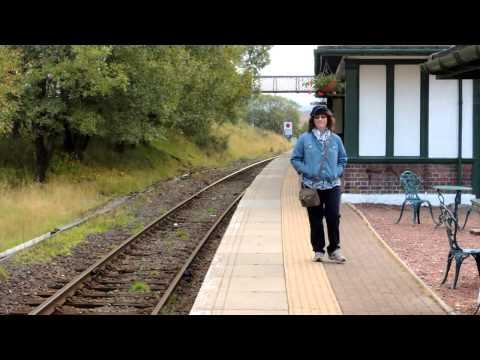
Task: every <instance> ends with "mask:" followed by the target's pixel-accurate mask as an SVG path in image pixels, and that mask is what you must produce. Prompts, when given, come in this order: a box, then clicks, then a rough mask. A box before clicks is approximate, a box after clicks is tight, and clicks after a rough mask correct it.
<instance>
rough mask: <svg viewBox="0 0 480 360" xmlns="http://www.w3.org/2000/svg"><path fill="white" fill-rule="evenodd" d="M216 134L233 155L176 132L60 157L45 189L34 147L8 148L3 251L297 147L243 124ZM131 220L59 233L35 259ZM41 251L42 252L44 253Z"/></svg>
mask: <svg viewBox="0 0 480 360" xmlns="http://www.w3.org/2000/svg"><path fill="white" fill-rule="evenodd" d="M215 133H216V134H217V135H220V136H222V137H228V148H227V150H226V151H223V152H220V153H219V152H212V151H205V150H202V149H200V148H199V147H198V146H196V145H195V144H193V143H192V142H190V141H188V140H186V139H185V138H184V137H182V136H180V135H176V134H170V135H169V136H168V141H157V142H156V143H154V144H153V145H152V146H150V147H144V146H138V147H136V148H135V149H130V150H127V151H126V152H125V153H124V154H118V153H115V152H113V151H112V150H111V149H110V148H108V147H107V146H106V145H105V144H102V143H101V142H93V143H92V144H91V146H90V147H89V149H88V150H87V153H86V154H85V159H84V161H83V162H79V161H75V160H72V159H70V158H68V157H67V156H65V155H64V154H61V153H57V154H56V155H55V157H54V158H53V160H52V165H51V169H50V171H49V173H48V183H46V184H44V185H39V184H35V183H33V181H32V178H33V173H32V172H33V171H32V165H33V152H32V148H31V145H30V144H28V143H20V141H19V140H17V141H16V142H13V141H12V140H9V141H3V142H1V143H0V252H1V251H3V250H6V249H8V248H10V247H13V246H15V245H18V244H20V243H22V242H25V241H27V240H30V239H32V238H34V237H36V236H39V235H41V234H43V233H46V232H48V231H50V230H52V229H53V228H55V227H56V226H59V225H62V224H65V223H68V222H69V221H72V220H73V219H75V218H77V217H79V216H81V214H82V213H84V212H85V211H86V210H88V209H91V208H93V207H96V206H98V205H100V204H102V203H104V202H106V201H107V200H109V199H111V198H114V197H117V196H121V195H125V194H127V193H129V192H132V191H138V190H141V189H143V188H145V187H147V186H148V185H150V184H152V183H154V182H156V181H158V180H162V179H165V178H168V177H171V176H175V175H178V174H180V173H181V172H184V171H186V170H187V169H188V170H192V169H195V168H199V167H217V166H226V165H228V164H229V163H230V162H232V161H235V160H239V159H254V158H259V157H263V156H269V155H274V154H277V153H280V152H283V151H286V150H288V149H289V147H290V144H289V143H288V142H287V141H286V140H285V139H284V138H283V137H281V136H279V135H276V134H273V133H271V132H266V131H263V130H260V129H252V128H251V127H249V126H248V125H246V124H243V123H242V124H237V125H232V124H225V125H222V126H221V127H219V128H217V129H215ZM26 164H27V165H26ZM125 216H127V217H128V214H127V215H125ZM125 216H115V217H113V219H114V220H110V221H109V220H106V219H107V218H108V217H104V216H102V217H101V218H99V219H97V220H94V221H90V222H88V224H84V225H82V226H80V227H78V228H76V229H73V230H71V231H68V232H66V233H65V234H59V235H57V236H56V237H54V238H53V239H51V240H48V241H47V242H46V243H45V244H47V243H48V244H49V245H50V244H53V245H54V246H53V250H51V249H47V250H45V253H41V254H39V255H38V256H35V257H36V258H38V259H46V258H48V257H50V256H51V255H53V254H56V253H65V252H68V251H69V249H70V248H71V247H72V246H73V245H75V244H76V243H78V242H79V241H81V240H82V239H83V238H84V237H85V236H86V234H88V233H93V232H102V231H105V230H107V229H108V228H111V227H113V226H114V225H116V224H121V223H122V222H124V221H125ZM54 239H56V240H54ZM41 246H42V245H40V246H38V247H37V248H38V249H40V250H42V247H41ZM44 246H45V245H44ZM42 251H43V250H42ZM26 254H27V253H26Z"/></svg>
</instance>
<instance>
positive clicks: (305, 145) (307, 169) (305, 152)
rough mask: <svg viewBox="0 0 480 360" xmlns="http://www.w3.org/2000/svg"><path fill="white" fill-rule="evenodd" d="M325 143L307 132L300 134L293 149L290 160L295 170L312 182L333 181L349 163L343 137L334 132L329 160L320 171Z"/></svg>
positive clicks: (329, 150)
mask: <svg viewBox="0 0 480 360" xmlns="http://www.w3.org/2000/svg"><path fill="white" fill-rule="evenodd" d="M323 147H324V145H323V144H322V143H321V142H320V141H319V140H318V139H317V138H316V137H315V135H313V134H312V132H306V133H303V134H302V135H300V137H299V138H298V141H297V143H296V145H295V148H294V149H293V153H292V157H291V159H290V162H291V163H292V166H293V167H294V168H295V170H296V171H297V172H298V173H299V174H301V175H303V177H304V178H305V179H307V180H310V181H311V182H313V183H315V182H318V181H328V182H330V183H333V182H334V181H335V180H337V179H338V178H339V177H340V176H342V174H343V171H344V170H345V167H346V165H347V159H348V158H347V153H346V151H345V147H344V146H343V143H342V139H340V137H339V136H338V135H337V134H334V133H332V135H331V137H330V140H329V143H328V153H327V158H326V159H327V162H326V163H325V164H324V165H323V170H322V173H320V165H321V164H320V163H321V162H322V160H323V159H322V154H323V150H324V149H323Z"/></svg>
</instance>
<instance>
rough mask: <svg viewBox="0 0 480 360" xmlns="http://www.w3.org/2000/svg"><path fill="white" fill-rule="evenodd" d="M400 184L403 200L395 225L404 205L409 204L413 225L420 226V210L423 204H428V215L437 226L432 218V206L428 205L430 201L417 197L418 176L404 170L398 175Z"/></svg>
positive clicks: (401, 214)
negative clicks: (403, 193) (403, 194)
mask: <svg viewBox="0 0 480 360" xmlns="http://www.w3.org/2000/svg"><path fill="white" fill-rule="evenodd" d="M400 184H401V185H402V187H403V190H404V191H405V200H404V202H403V204H402V210H401V211H400V217H399V218H398V220H397V221H396V224H398V223H399V222H400V219H401V218H402V216H403V210H404V209H405V205H407V204H410V205H411V206H412V209H413V223H414V224H415V223H418V224H420V208H421V206H422V204H423V203H427V204H428V207H429V209H430V215H431V216H432V220H433V222H434V223H435V224H437V222H436V221H435V219H434V217H433V211H432V205H431V204H430V201H428V200H424V199H421V198H420V197H419V196H418V190H419V188H420V184H421V182H420V179H419V178H418V176H417V175H416V174H415V173H414V172H413V171H410V170H406V171H404V172H403V173H402V174H401V175H400Z"/></svg>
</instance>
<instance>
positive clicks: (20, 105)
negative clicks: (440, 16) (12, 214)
mask: <svg viewBox="0 0 480 360" xmlns="http://www.w3.org/2000/svg"><path fill="white" fill-rule="evenodd" d="M270 48H271V46H266V45H251V46H237V45H233V46H232V45H228V46H227V45H194V46H193V45H188V46H184V45H176V46H166V45H151V46H145V45H135V46H131V45H128V46H125V45H87V46H85V45H82V46H77V45H9V46H0V135H4V136H5V135H6V136H16V137H20V136H21V137H22V138H25V139H27V140H29V141H32V142H34V143H35V154H36V156H35V160H36V166H35V168H34V169H35V172H36V179H37V180H39V181H44V179H45V173H46V169H47V167H48V166H49V165H50V160H51V158H52V156H53V154H54V153H55V149H57V150H58V149H59V148H61V147H62V146H63V149H64V150H66V151H69V152H72V151H73V152H75V156H76V157H77V158H79V159H82V157H83V155H82V154H83V152H84V151H85V149H86V147H87V146H88V143H89V139H90V137H92V136H94V137H97V138H102V139H104V140H105V142H106V143H108V144H111V145H114V146H115V147H116V148H118V149H124V148H125V147H127V148H128V145H136V144H149V143H152V142H154V141H157V140H161V139H163V140H165V139H166V136H167V132H168V130H170V129H173V130H180V131H181V132H183V134H185V135H186V136H188V137H190V138H191V139H193V140H194V141H195V142H196V144H197V145H199V146H201V147H206V148H211V149H212V150H214V151H219V150H222V149H225V146H226V145H225V144H226V142H225V141H220V140H219V139H218V138H215V137H213V136H212V134H211V128H212V125H213V124H221V123H223V122H224V121H231V122H236V121H237V120H238V119H239V118H240V116H241V115H242V114H243V113H244V112H245V108H246V106H247V103H248V99H249V97H250V96H251V94H252V79H253V76H254V75H255V74H257V73H258V72H259V70H260V69H261V68H262V67H264V66H265V65H267V64H268V62H269V55H268V50H269V49H270ZM82 137H83V138H82ZM78 139H82V143H83V145H79V143H78V141H77V140H78Z"/></svg>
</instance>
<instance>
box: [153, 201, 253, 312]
mask: <svg viewBox="0 0 480 360" xmlns="http://www.w3.org/2000/svg"><path fill="white" fill-rule="evenodd" d="M244 195H245V191H243V192H242V193H241V194H240V195H239V196H237V198H236V199H235V200H233V202H232V203H231V204H230V206H229V207H228V208H227V210H225V211H224V212H223V213H222V214H221V215H220V217H219V218H218V219H217V221H215V223H214V224H213V225H212V227H211V228H210V230H208V232H207V233H206V234H205V236H204V237H203V238H202V240H200V243H199V244H198V245H197V247H196V248H195V250H193V252H192V254H191V255H190V256H189V257H188V259H187V261H185V264H184V265H183V266H182V268H181V269H180V270H179V271H178V273H177V274H176V275H175V278H174V279H173V280H172V281H171V282H170V285H169V286H168V288H167V290H166V291H165V293H164V294H163V295H162V297H161V298H160V300H159V301H158V304H157V306H155V308H154V309H153V311H152V312H151V314H150V315H158V314H159V313H160V311H161V310H162V308H163V306H164V305H165V303H166V302H167V301H168V299H169V298H170V296H171V295H172V293H173V291H174V290H175V288H176V287H177V285H178V283H179V282H180V280H181V279H182V276H183V275H184V274H185V271H187V269H188V267H189V266H190V265H191V263H192V262H193V260H194V259H195V258H196V256H197V254H198V252H199V251H200V249H201V248H202V247H203V245H205V243H206V242H207V240H208V239H209V238H210V236H211V235H212V233H213V232H214V231H215V230H216V229H217V227H218V225H220V223H221V222H222V221H223V219H224V218H225V216H227V214H228V213H229V212H230V210H231V209H232V208H233V207H234V206H235V205H236V204H237V203H238V202H239V201H240V199H241V198H242V197H243V196H244Z"/></svg>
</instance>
